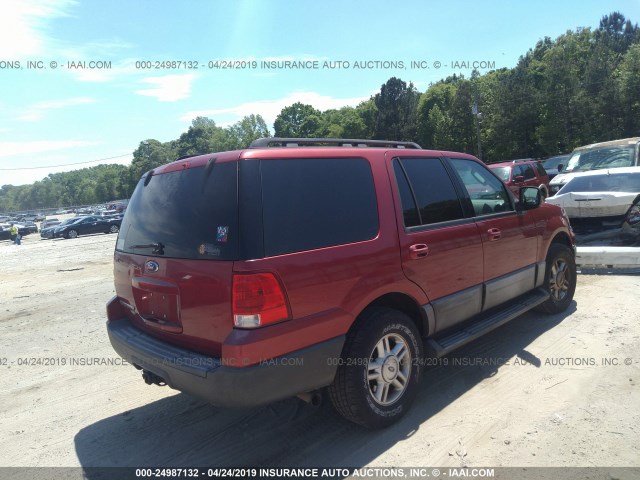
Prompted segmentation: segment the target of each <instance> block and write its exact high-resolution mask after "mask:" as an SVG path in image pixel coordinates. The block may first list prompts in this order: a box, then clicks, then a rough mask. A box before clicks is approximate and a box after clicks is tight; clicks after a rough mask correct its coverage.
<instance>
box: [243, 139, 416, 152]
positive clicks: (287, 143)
mask: <svg viewBox="0 0 640 480" xmlns="http://www.w3.org/2000/svg"><path fill="white" fill-rule="evenodd" d="M301 146H320V147H387V148H412V149H418V150H421V149H422V147H421V146H420V145H418V144H417V143H415V142H395V141H390V140H362V139H354V138H280V137H270V138H259V139H257V140H254V141H253V142H251V145H249V148H267V147H301Z"/></svg>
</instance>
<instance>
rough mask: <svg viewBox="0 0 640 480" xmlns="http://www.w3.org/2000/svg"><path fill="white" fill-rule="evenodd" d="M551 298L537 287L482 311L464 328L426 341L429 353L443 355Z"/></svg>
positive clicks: (437, 355)
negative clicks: (509, 300)
mask: <svg viewBox="0 0 640 480" xmlns="http://www.w3.org/2000/svg"><path fill="white" fill-rule="evenodd" d="M548 298H549V293H548V292H546V291H545V290H543V289H542V288H537V289H535V290H533V291H531V292H529V293H527V294H525V295H522V296H520V297H518V298H517V299H515V300H513V301H511V302H508V303H506V304H504V305H503V306H498V307H496V308H493V309H491V310H490V311H488V312H485V313H481V314H480V315H479V316H478V317H477V319H476V320H474V321H472V322H471V323H468V324H466V325H465V326H464V328H463V329H462V330H457V331H455V332H453V333H446V334H444V335H437V336H435V337H433V338H430V339H429V340H427V342H426V343H425V347H426V350H427V355H429V354H430V355H431V356H434V357H442V356H443V355H446V354H447V353H449V352H451V351H453V350H455V349H456V348H459V347H461V346H462V345H465V344H466V343H469V342H471V341H473V340H475V339H476V338H479V337H481V336H482V335H484V334H485V333H487V332H490V331H491V330H493V329H494V328H498V327H499V326H501V325H504V324H505V323H507V322H508V321H510V320H513V319H514V318H516V317H518V316H520V315H522V314H523V313H525V312H528V311H529V310H531V309H532V308H533V307H535V306H536V305H540V304H541V303H543V302H545V301H546V300H547V299H548Z"/></svg>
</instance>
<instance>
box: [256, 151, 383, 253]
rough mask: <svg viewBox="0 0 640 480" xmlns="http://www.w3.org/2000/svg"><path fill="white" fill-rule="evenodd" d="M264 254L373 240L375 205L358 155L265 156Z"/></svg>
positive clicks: (365, 164)
mask: <svg viewBox="0 0 640 480" xmlns="http://www.w3.org/2000/svg"><path fill="white" fill-rule="evenodd" d="M261 171H262V199H263V223H264V250H265V255H266V256H274V255H282V254H285V253H293V252H300V251H305V250H312V249H317V248H323V247H330V246H335V245H343V244H348V243H354V242H359V241H364V240H370V239H372V238H375V236H376V235H377V234H378V204H377V200H376V192H375V187H374V183H373V174H372V172H371V167H370V165H369V162H368V161H366V160H365V159H361V158H328V159H327V158H323V159H286V160H284V159H283V160H263V161H262V162H261Z"/></svg>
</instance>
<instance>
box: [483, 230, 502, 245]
mask: <svg viewBox="0 0 640 480" xmlns="http://www.w3.org/2000/svg"><path fill="white" fill-rule="evenodd" d="M487 233H488V234H489V241H490V242H495V241H496V240H500V238H501V237H502V232H501V231H500V229H499V228H490V229H489V230H487Z"/></svg>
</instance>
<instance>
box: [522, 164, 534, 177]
mask: <svg viewBox="0 0 640 480" xmlns="http://www.w3.org/2000/svg"><path fill="white" fill-rule="evenodd" d="M522 171H523V173H524V179H525V180H530V179H532V178H536V173H535V172H534V171H533V168H532V167H531V165H529V164H528V163H527V164H526V165H522Z"/></svg>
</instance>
